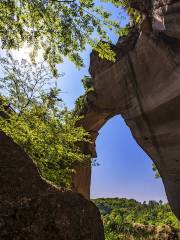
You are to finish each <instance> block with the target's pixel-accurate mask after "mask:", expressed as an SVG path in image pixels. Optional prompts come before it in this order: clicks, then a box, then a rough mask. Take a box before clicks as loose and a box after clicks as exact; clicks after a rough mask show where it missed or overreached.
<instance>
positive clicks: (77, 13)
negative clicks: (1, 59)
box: [0, 0, 135, 75]
mask: <svg viewBox="0 0 180 240" xmlns="http://www.w3.org/2000/svg"><path fill="white" fill-rule="evenodd" d="M102 2H110V3H111V4H113V5H114V6H116V7H124V8H127V9H128V14H129V15H130V16H134V15H135V10H133V9H131V8H129V7H128V1H127V0H119V1H118V0H108V1H107V0H103V1H102ZM120 11H121V10H120ZM123 17H124V15H123V14H122V16H121V18H123ZM108 29H109V30H110V31H114V32H115V33H116V34H117V35H121V34H124V29H123V28H121V27H120V20H118V21H116V20H114V19H113V17H112V13H111V12H108V11H106V10H105V8H104V6H103V4H100V3H98V2H97V1H94V0H79V1H78V0H2V1H1V2H0V41H1V47H2V48H3V49H8V50H9V49H19V48H21V47H22V46H23V44H24V43H27V44H28V45H29V46H32V48H33V50H32V54H31V58H32V60H35V56H36V54H37V52H38V49H41V50H42V51H43V57H44V59H45V60H46V61H47V62H48V64H49V66H50V67H51V69H52V70H53V73H54V75H56V74H57V72H56V68H55V65H56V64H57V63H60V62H62V61H63V58H64V57H68V58H69V59H70V60H71V61H72V62H74V63H75V64H76V65H77V66H79V67H80V66H82V65H83V61H82V58H81V57H80V52H81V51H83V50H84V49H85V47H86V45H87V44H89V45H90V46H91V47H92V48H93V49H95V50H97V51H98V52H99V54H100V56H101V57H102V58H106V59H108V60H112V61H114V60H115V53H114V52H113V51H112V50H111V49H110V47H109V46H108V45H107V44H106V43H104V42H103V41H106V42H110V39H109V37H108V34H107V30H108ZM94 36H95V37H94Z"/></svg>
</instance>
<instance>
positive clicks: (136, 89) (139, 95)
mask: <svg viewBox="0 0 180 240" xmlns="http://www.w3.org/2000/svg"><path fill="white" fill-rule="evenodd" d="M150 11H151V14H150V13H149V12H150ZM170 19H171V20H170ZM179 20H180V2H179V1H175V0H174V1H171V0H169V1H165V0H164V1H158V0H156V1H153V2H152V4H151V9H150V10H149V11H148V12H147V16H144V18H143V22H142V24H141V26H140V28H139V35H138V38H137V35H136V36H134V39H135V43H133V45H134V46H133V48H132V39H133V34H132V36H131V38H130V39H131V41H130V45H131V48H128V47H126V48H125V49H124V51H123V54H121V53H122V46H121V44H122V45H123V44H124V39H123V41H121V40H120V41H118V43H117V45H116V52H118V50H117V48H118V49H119V53H118V54H119V56H121V57H120V58H118V60H117V61H116V62H115V63H110V62H107V61H103V60H101V59H100V58H99V57H98V56H97V54H96V53H95V52H92V54H91V64H90V73H91V75H92V77H93V80H94V89H95V91H94V92H93V93H89V94H88V95H87V106H86V114H85V118H84V119H83V120H82V122H81V123H82V125H83V126H84V127H85V129H87V130H88V131H90V132H93V134H94V133H96V134H95V136H97V135H98V131H99V129H100V128H101V127H102V126H103V124H105V122H106V121H107V120H108V119H109V118H111V117H112V116H114V115H118V114H121V115H122V116H123V118H124V120H125V122H126V124H127V125H128V126H129V128H130V129H131V132H132V134H133V136H134V138H135V139H136V141H137V142H138V144H139V145H140V146H141V147H142V148H143V149H144V151H145V152H146V153H147V154H148V155H149V156H150V157H151V159H152V160H153V161H154V163H155V164H156V166H157V168H158V170H159V172H160V174H161V177H162V180H163V183H164V186H165V190H166V193H167V197H168V200H169V203H170V205H171V207H172V209H173V211H174V213H175V214H176V216H177V217H178V218H180V124H179V123H180V21H179ZM149 21H150V23H149ZM146 22H148V23H149V25H150V26H149V27H146V28H144V27H142V26H144V25H146V26H148V24H145V23H146ZM128 39H129V36H128V37H127V41H126V43H127V42H128ZM126 45H127V44H126ZM93 139H94V141H95V140H96V137H94V138H93ZM80 171H81V169H79V173H80ZM77 175H78V171H77ZM78 177H79V178H80V174H79V176H78ZM87 177H88V178H90V175H89V173H88V174H87ZM79 189H80V187H79ZM88 191H89V186H86V189H83V193H84V192H86V193H87V194H86V197H87V198H88V197H89V196H88ZM80 192H81V189H80Z"/></svg>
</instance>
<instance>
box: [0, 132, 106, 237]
mask: <svg viewBox="0 0 180 240" xmlns="http://www.w3.org/2000/svg"><path fill="white" fill-rule="evenodd" d="M0 239H1V240H104V234H103V226H102V222H101V219H100V214H99V211H98V209H97V208H96V206H95V205H94V204H93V203H92V202H90V201H88V200H86V199H85V198H84V197H83V196H82V195H80V194H78V193H72V192H67V191H66V192H65V191H64V192H63V191H61V190H60V189H57V188H55V187H53V186H51V185H50V184H48V183H47V182H45V181H44V180H43V179H41V178H40V176H39V173H38V171H37V168H36V166H35V164H34V163H33V162H32V160H31V159H30V158H29V157H28V156H27V155H26V154H25V153H24V152H23V151H22V149H21V148H20V147H19V146H17V145H16V144H15V143H13V142H12V140H11V139H9V138H8V137H7V136H5V135H4V134H3V133H0Z"/></svg>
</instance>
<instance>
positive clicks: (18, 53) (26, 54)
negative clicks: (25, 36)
mask: <svg viewBox="0 0 180 240" xmlns="http://www.w3.org/2000/svg"><path fill="white" fill-rule="evenodd" d="M11 53H12V55H13V57H14V58H15V59H17V60H21V59H26V60H27V61H30V59H31V58H30V55H31V53H32V47H29V46H28V45H27V44H26V45H24V46H23V47H22V48H20V49H19V50H12V51H11ZM42 55H43V54H42V50H41V49H40V50H38V54H37V56H36V61H37V62H39V61H41V60H42V59H43V57H42Z"/></svg>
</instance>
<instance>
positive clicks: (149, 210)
mask: <svg viewBox="0 0 180 240" xmlns="http://www.w3.org/2000/svg"><path fill="white" fill-rule="evenodd" d="M92 201H93V202H94V203H95V204H96V206H97V207H98V208H99V210H100V212H101V216H102V220H103V223H104V229H105V236H106V240H143V239H149V240H171V239H172V240H180V224H179V221H178V220H177V218H176V217H175V215H174V214H173V213H172V211H171V208H170V206H169V204H168V203H163V202H162V201H159V202H156V201H149V202H143V203H140V202H138V201H136V200H134V199H126V198H121V199H120V198H99V199H94V200H92Z"/></svg>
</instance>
